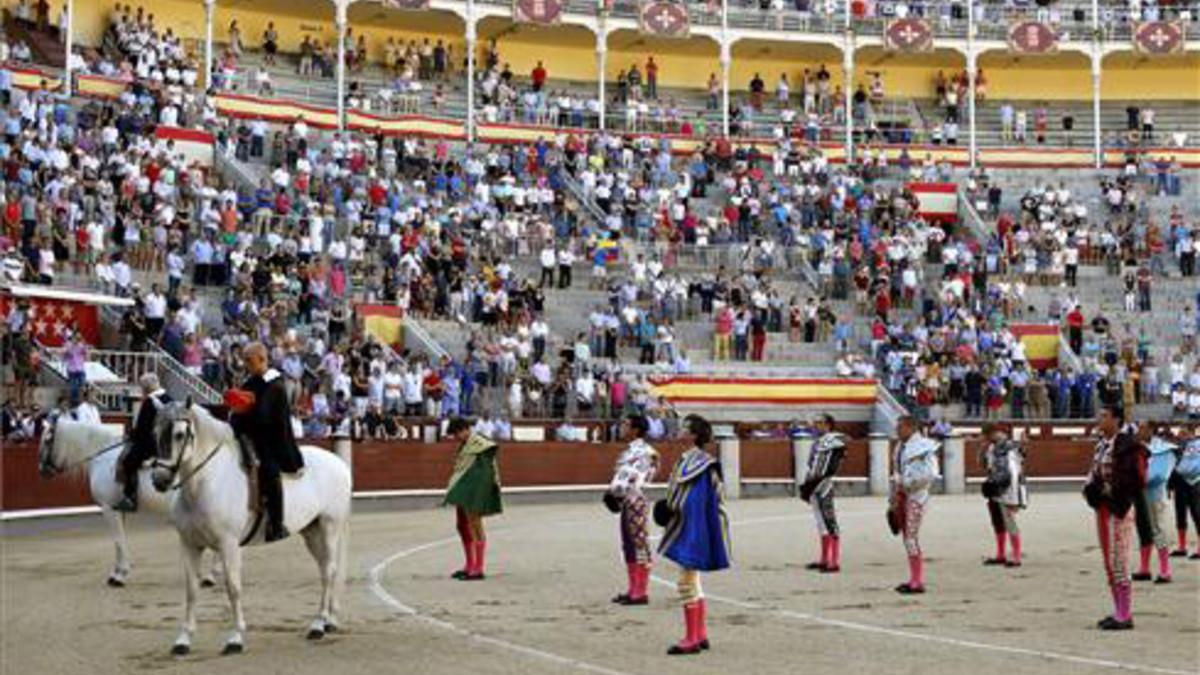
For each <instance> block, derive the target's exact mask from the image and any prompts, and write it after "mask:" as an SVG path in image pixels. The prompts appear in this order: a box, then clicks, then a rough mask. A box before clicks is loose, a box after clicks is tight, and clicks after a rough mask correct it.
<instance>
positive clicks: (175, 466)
mask: <svg viewBox="0 0 1200 675" xmlns="http://www.w3.org/2000/svg"><path fill="white" fill-rule="evenodd" d="M175 422H183V423H184V424H185V425H186V427H187V432H186V436H185V437H184V438H183V443H184V444H185V445H186V444H188V443H195V442H196V432H195V431H194V430H193V423H192V421H191V420H189V419H180V418H173V419H172V420H171V423H172V425H174V423H175ZM162 440H163V439H162V438H161V437H160V438H159V439H158V452H157V453H155V455H154V459H152V460H151V461H150V469H151V470H154V469H162V470H164V471H168V472H170V474H171V476H172V477H173V478H174V479H175V480H174V481H173V482H172V485H171V486H170V487H168V488H167V489H166V490H164V492H171V491H174V490H178V489H179V488H181V487H183V486H184V485H186V484H187V482H188V481H190V480H191V479H192V478H194V477H195V476H196V474H198V473H200V471H201V470H202V469H204V467H205V466H207V465H208V463H209V462H211V461H212V459H213V457H216V456H217V450H219V449H220V447H221V444H220V443H217V444H216V445H214V446H213V449H212V450H211V451H210V452H209V453H208V455H207V456H206V457H205V458H204V460H203V461H201V462H200V464H198V465H197V466H196V468H195V469H192V470H191V471H190V472H188V473H187V475H185V476H183V477H180V476H179V475H178V474H179V469H180V464H181V463H182V462H183V451H180V452H179V456H178V457H176V458H174V461H173V462H171V463H169V464H168V463H167V462H165V461H164V458H163V457H162V456H161V454H160V453H161V452H162V445H163V443H162Z"/></svg>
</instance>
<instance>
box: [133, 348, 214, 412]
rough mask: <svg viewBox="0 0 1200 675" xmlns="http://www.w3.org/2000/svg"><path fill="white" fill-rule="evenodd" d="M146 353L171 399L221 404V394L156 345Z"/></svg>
mask: <svg viewBox="0 0 1200 675" xmlns="http://www.w3.org/2000/svg"><path fill="white" fill-rule="evenodd" d="M147 353H148V354H150V355H152V356H153V357H154V359H155V366H156V372H157V373H158V379H159V381H160V382H161V384H162V386H163V389H166V390H167V393H169V394H170V395H171V397H172V398H175V399H176V400H181V401H182V400H186V399H188V398H191V399H192V400H194V401H197V402H199V403H208V404H216V403H220V402H221V400H222V397H221V392H219V391H217V390H216V389H214V388H213V387H212V386H210V385H209V384H208V383H207V382H205V381H204V380H203V379H202V378H201V377H199V376H198V375H196V374H195V373H193V372H191V371H189V370H188V369H187V368H185V367H184V365H183V364H182V363H180V362H178V361H176V360H175V357H173V356H171V355H170V354H168V353H167V352H165V351H163V349H162V348H161V347H159V346H158V345H156V344H153V343H150V344H149V346H148V347H147Z"/></svg>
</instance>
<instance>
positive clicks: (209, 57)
mask: <svg viewBox="0 0 1200 675" xmlns="http://www.w3.org/2000/svg"><path fill="white" fill-rule="evenodd" d="M216 8H217V0H204V70H203V72H204V90H205V91H208V90H210V89H212V85H213V82H212V75H213V69H212V64H213V14H214V11H215V10H216Z"/></svg>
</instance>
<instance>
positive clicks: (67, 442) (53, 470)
mask: <svg viewBox="0 0 1200 675" xmlns="http://www.w3.org/2000/svg"><path fill="white" fill-rule="evenodd" d="M124 447H125V442H124V435H123V432H122V431H121V429H120V428H119V427H115V426H114V425H106V424H91V423H88V422H78V421H76V420H74V419H73V418H72V417H71V416H69V415H60V414H58V413H57V412H56V413H52V414H51V415H50V417H49V418H47V420H46V425H45V429H44V430H43V431H42V439H41V443H40V444H39V446H38V468H39V472H40V473H41V475H42V477H43V478H52V477H54V476H57V475H58V474H61V473H70V472H76V471H84V472H86V473H87V481H88V490H89V492H90V493H91V496H92V501H93V502H95V503H96V505H97V506H99V507H100V513H101V514H102V515H103V516H104V522H105V523H107V524H108V531H109V533H110V534H111V535H112V538H113V544H114V545H115V548H116V549H117V560H116V564H115V565H114V566H113V570H112V572H111V573H110V574H109V575H108V585H109V586H113V587H116V588H120V587H123V586H125V584H126V582H128V581H129V575H130V572H131V571H132V569H133V561H132V558H131V557H130V555H129V537H128V536H127V535H126V533H125V514H124V513H119V512H117V511H115V510H113V504H116V503H117V502H118V501H120V500H121V497H122V495H123V494H124V492H123V489H122V486H121V483H119V482H117V476H116V470H117V461H118V460H119V459H120V457H121V451H122V450H123V449H124ZM173 498H174V497H173V496H172V495H164V494H162V493H160V492H158V491H157V490H155V489H154V488H153V486H152V485H151V484H150V470H149V469H142V470H141V471H138V510H139V512H140V513H153V514H156V515H160V516H166V515H167V514H168V513H169V511H170V501H171V500H172V499H173ZM216 564H217V561H216V558H213V560H212V567H211V568H210V569H209V570H208V571H207V572H206V573H205V575H204V578H203V579H202V580H201V582H200V585H201V586H204V587H206V588H207V587H209V586H215V585H216V581H215V578H216V577H215V576H214V573H215V568H216Z"/></svg>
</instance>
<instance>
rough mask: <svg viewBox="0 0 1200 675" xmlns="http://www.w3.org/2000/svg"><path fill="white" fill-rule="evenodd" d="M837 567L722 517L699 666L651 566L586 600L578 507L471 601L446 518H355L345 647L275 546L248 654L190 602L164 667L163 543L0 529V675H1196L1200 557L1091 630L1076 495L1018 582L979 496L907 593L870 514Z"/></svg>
mask: <svg viewBox="0 0 1200 675" xmlns="http://www.w3.org/2000/svg"><path fill="white" fill-rule="evenodd" d="M839 507H840V513H841V521H842V527H843V529H844V537H843V542H844V543H843V572H842V573H841V574H839V575H819V574H815V573H812V572H808V571H805V570H804V569H803V566H804V564H805V563H807V562H808V561H809V560H810V556H813V555H814V554H815V549H816V537H815V535H814V533H813V525H812V517H811V514H810V513H809V511H808V510H807V508H806V506H805V505H804V504H802V503H801V502H798V501H796V500H787V499H767V500H749V501H741V502H735V503H732V504H731V508H730V515H731V518H732V520H733V522H734V527H733V541H734V554H735V558H736V566H735V568H734V569H733V570H730V571H726V572H722V573H717V574H712V575H708V576H706V577H705V578H704V582H703V583H704V587H705V592H706V594H707V595H708V596H709V603H710V609H709V625H710V637H711V640H712V643H713V648H712V651H710V652H708V653H705V654H703V655H700V656H693V657H668V656H666V655H665V653H664V651H665V649H666V647H667V646H668V645H669V644H670V643H671V642H672V641H674V640H676V639H677V638H678V637H680V635H681V631H682V619H681V616H680V612H679V608H678V604H677V602H675V600H674V594H673V588H672V587H671V585H669V584H670V583H671V582H673V580H674V576H675V570H674V568H673V566H672V565H671V563H669V562H663V563H661V564H659V565H658V566H657V567H656V569H655V576H656V577H657V578H656V583H655V584H654V585H653V586H652V589H651V594H652V601H651V605H650V606H649V607H636V608H621V607H617V606H615V605H612V604H610V603H609V598H610V597H611V596H612V595H613V594H614V593H615V592H616V591H617V590H619V587H620V586H621V584H622V583H623V576H624V569H623V566H622V563H621V561H620V559H619V555H618V546H617V536H616V534H617V530H616V528H617V524H616V520H615V519H614V518H613V517H612V516H610V515H609V514H608V513H607V512H606V511H605V510H604V509H603V508H602V507H601V506H600V505H599V504H598V503H597V504H570V505H558V506H553V505H538V506H514V507H512V508H510V509H509V510H508V512H507V513H505V514H504V515H503V516H499V517H497V518H494V519H491V520H489V527H490V541H491V544H490V548H489V561H488V562H489V568H490V569H489V573H490V576H489V578H488V580H487V581H485V582H482V583H462V582H456V581H452V580H450V579H449V578H448V574H449V572H451V571H452V570H454V569H456V568H457V566H458V565H459V563H460V556H461V553H460V549H459V546H458V543H457V540H456V539H455V538H454V537H455V534H454V529H453V515H452V514H451V513H450V512H448V511H445V510H427V511H398V512H394V513H364V514H359V515H356V516H355V519H354V523H353V534H352V539H351V546H352V553H351V561H352V576H351V579H350V583H349V585H348V587H347V589H346V593H345V595H344V599H343V604H344V615H345V616H344V618H343V622H344V628H345V630H344V632H341V633H338V634H336V635H331V636H329V637H328V638H326V639H325V640H324V641H322V642H307V641H306V640H305V639H304V630H305V628H306V626H307V623H308V620H309V619H310V618H311V614H312V613H313V612H314V611H315V608H316V605H317V600H318V583H317V578H316V568H315V565H314V564H313V563H312V561H311V559H310V558H309V557H308V554H307V552H306V551H305V550H304V547H303V544H302V543H301V542H300V541H299V538H298V537H293V540H290V541H288V542H285V543H284V544H281V545H279V546H273V547H270V548H256V549H251V550H249V551H248V553H247V562H246V571H247V578H246V584H245V587H246V609H247V620H248V621H249V632H248V634H247V652H246V653H245V654H243V655H239V656H220V655H219V651H220V646H221V643H222V641H223V639H224V635H225V632H226V630H227V629H228V626H227V624H226V621H227V614H228V612H227V611H226V604H225V599H224V594H223V591H220V590H206V591H204V595H203V597H202V601H201V608H200V614H199V616H200V626H199V631H198V633H197V635H196V638H195V640H194V642H193V648H194V652H193V655H191V656H189V657H187V658H184V659H175V658H173V657H171V656H170V655H169V648H170V646H171V642H172V640H173V639H174V636H175V634H176V632H177V622H178V617H179V615H180V612H181V601H182V597H183V590H182V586H181V585H180V580H181V574H180V568H179V564H178V559H179V558H178V550H177V544H176V541H175V537H174V533H173V532H172V531H171V530H169V529H168V528H167V527H165V526H160V525H155V524H153V523H148V524H146V523H143V524H141V525H135V526H134V528H133V529H134V531H133V535H132V546H133V551H134V556H135V569H134V575H133V577H132V580H131V583H130V586H129V587H127V588H125V589H110V588H107V587H105V586H104V585H103V581H104V578H105V575H106V573H107V571H108V568H109V566H110V565H111V553H112V549H111V546H110V545H109V543H108V540H107V536H106V534H105V533H104V531H103V530H101V529H100V528H99V527H97V526H96V525H95V524H94V523H91V522H87V523H85V524H82V525H80V526H79V527H75V528H72V529H64V528H62V527H61V526H46V527H34V528H29V527H28V526H25V527H22V528H9V530H8V532H6V534H5V536H4V538H3V540H0V541H2V544H3V551H2V558H0V574H2V589H0V591H2V592H0V610H2V612H3V616H2V617H0V627H2V633H3V637H2V639H0V640H2V642H0V670H2V671H3V673H5V674H7V673H21V674H23V675H24V674H28V673H37V674H39V675H58V674H67V673H70V674H72V675H74V674H76V673H81V672H87V673H92V674H95V675H103V674H107V673H138V672H163V673H211V672H213V670H212V667H213V666H218V667H220V668H221V671H222V673H223V675H240V674H241V673H288V674H289V675H305V674H307V673H322V674H327V673H331V672H395V671H400V672H417V673H463V672H470V673H478V674H489V673H497V674H518V673H519V674H520V675H538V674H541V673H571V672H594V673H608V674H609V675H634V674H649V673H668V674H672V673H688V674H689V675H695V673H727V672H728V673H756V674H757V673H789V674H791V673H795V672H797V671H807V672H833V671H834V669H837V671H839V672H850V673H854V672H856V671H857V672H864V671H866V669H870V672H885V673H922V674H927V673H928V674H935V675H936V674H939V673H947V674H949V673H955V674H958V673H965V672H970V673H972V675H983V674H985V673H1004V674H1005V675H1010V674H1011V673H1014V672H1016V673H1022V674H1024V673H1055V674H1058V673H1061V672H1064V671H1068V672H1072V673H1102V672H1111V671H1113V670H1116V669H1125V670H1132V671H1134V672H1145V673H1192V672H1200V561H1187V560H1183V561H1181V560H1180V559H1178V558H1173V559H1172V562H1173V563H1174V564H1175V583H1174V584H1171V585H1165V586H1154V585H1151V584H1138V585H1137V586H1136V588H1135V591H1134V613H1135V620H1136V622H1137V628H1136V630H1134V631H1131V632H1125V633H1117V634H1110V633H1102V632H1100V631H1098V630H1096V629H1095V628H1094V624H1095V622H1096V620H1097V619H1099V618H1101V617H1103V616H1104V615H1105V614H1107V613H1108V612H1109V611H1110V605H1109V600H1108V592H1107V590H1106V588H1105V584H1104V574H1103V569H1102V566H1101V561H1100V556H1099V553H1098V552H1097V550H1096V546H1095V541H1094V536H1093V531H1094V528H1093V525H1092V521H1091V519H1090V518H1091V514H1090V512H1089V511H1088V510H1087V509H1086V507H1085V506H1084V504H1083V502H1082V500H1081V499H1080V498H1079V497H1078V496H1077V495H1075V494H1070V493H1061V494H1038V495H1034V502H1033V507H1032V508H1031V510H1030V511H1028V512H1027V513H1025V514H1023V517H1022V519H1021V523H1022V528H1023V530H1024V548H1025V556H1026V560H1025V565H1024V567H1022V568H1020V569H1007V570H1006V569H996V568H992V567H983V566H981V565H980V562H981V560H982V558H983V557H984V556H986V555H988V554H989V553H990V549H991V547H992V537H991V532H990V529H989V526H988V520H987V514H986V511H985V509H984V505H983V503H982V501H981V500H980V499H979V498H978V497H973V496H966V497H948V496H937V497H934V499H933V502H932V507H931V510H930V512H929V514H928V516H927V519H926V524H925V528H924V537H923V540H924V548H925V552H926V555H927V557H928V564H927V570H926V576H927V583H928V586H929V591H930V592H929V593H928V594H926V595H924V596H919V597H902V596H899V595H897V594H896V593H894V592H893V591H892V586H894V585H895V584H896V583H898V582H899V581H902V580H903V579H904V576H905V573H906V567H905V560H904V551H903V547H902V545H901V543H900V541H899V540H897V539H894V538H892V537H890V536H889V534H888V533H887V530H886V526H885V524H884V519H883V513H882V511H883V503H882V501H881V500H879V499H875V498H847V499H841V500H840V501H839Z"/></svg>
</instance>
